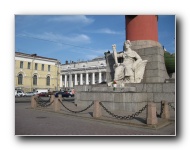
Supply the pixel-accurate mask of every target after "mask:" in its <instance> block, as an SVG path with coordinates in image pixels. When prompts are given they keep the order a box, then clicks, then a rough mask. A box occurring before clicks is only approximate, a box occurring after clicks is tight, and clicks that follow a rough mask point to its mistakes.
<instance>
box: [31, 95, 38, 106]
mask: <svg viewBox="0 0 190 150" xmlns="http://www.w3.org/2000/svg"><path fill="white" fill-rule="evenodd" d="M35 98H37V97H36V96H32V97H31V107H32V108H33V109H35V108H36V107H37V102H36V100H35Z"/></svg>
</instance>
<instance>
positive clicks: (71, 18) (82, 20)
mask: <svg viewBox="0 0 190 150" xmlns="http://www.w3.org/2000/svg"><path fill="white" fill-rule="evenodd" d="M49 21H56V22H80V23H84V24H90V23H92V22H94V19H92V18H89V17H87V16H84V15H76V16H75V15H71V16H56V17H52V18H50V19H49Z"/></svg>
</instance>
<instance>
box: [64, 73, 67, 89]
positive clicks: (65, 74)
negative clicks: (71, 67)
mask: <svg viewBox="0 0 190 150" xmlns="http://www.w3.org/2000/svg"><path fill="white" fill-rule="evenodd" d="M64 85H65V87H67V75H66V74H65V83H64Z"/></svg>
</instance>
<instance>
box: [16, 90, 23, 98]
mask: <svg viewBox="0 0 190 150" xmlns="http://www.w3.org/2000/svg"><path fill="white" fill-rule="evenodd" d="M15 96H16V97H17V96H18V97H22V96H25V93H24V92H23V91H20V90H15Z"/></svg>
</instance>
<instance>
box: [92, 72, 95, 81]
mask: <svg viewBox="0 0 190 150" xmlns="http://www.w3.org/2000/svg"><path fill="white" fill-rule="evenodd" d="M92 84H95V72H93V73H92Z"/></svg>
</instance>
